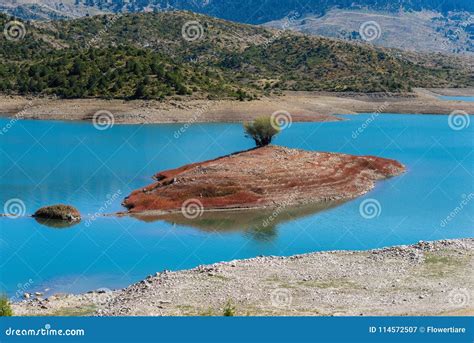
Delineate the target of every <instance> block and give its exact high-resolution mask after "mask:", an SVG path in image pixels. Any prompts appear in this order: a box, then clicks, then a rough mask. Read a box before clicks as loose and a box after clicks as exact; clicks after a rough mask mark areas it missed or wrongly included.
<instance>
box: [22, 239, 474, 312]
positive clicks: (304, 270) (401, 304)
mask: <svg viewBox="0 0 474 343" xmlns="http://www.w3.org/2000/svg"><path fill="white" fill-rule="evenodd" d="M473 252H474V239H462V240H446V241H438V242H420V243H418V244H415V245H411V246H399V247H392V248H386V249H379V250H369V251H333V252H322V253H312V254H306V255H297V256H292V257H257V258H253V259H249V260H240V261H231V262H225V263H216V264H213V265H207V266H199V267H197V268H194V269H192V270H186V271H179V272H167V271H165V272H162V273H157V274H156V275H154V276H150V277H148V278H147V279H146V280H143V281H141V282H138V283H136V284H134V285H132V286H130V287H128V288H126V289H123V290H119V291H113V292H112V291H111V292H91V293H88V294H82V295H55V296H52V297H50V298H48V299H40V300H38V299H34V300H28V301H22V302H20V303H16V304H14V306H13V310H14V313H15V315H101V316H191V315H217V316H220V315H223V314H224V311H226V312H227V313H231V314H234V315H240V316H247V315H252V316H253V315H256V316H260V315H271V316H273V315H277V316H281V315H287V316H302V315H309V316H334V315H348V316H353V315H354V316H359V315H364V316H368V315H370V316H375V315H382V316H385V315H396V316H398V315H401V316H404V315H473V314H474V303H473V301H472V299H473V298H472V296H473V294H472V286H473V274H472V270H473V262H474V259H473V257H474V254H473Z"/></svg>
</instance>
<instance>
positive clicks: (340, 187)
mask: <svg viewBox="0 0 474 343" xmlns="http://www.w3.org/2000/svg"><path fill="white" fill-rule="evenodd" d="M404 171H405V167H404V166H403V165H402V164H401V163H399V162H397V161H394V160H390V159H385V158H380V157H375V156H352V155H346V154H338V153H325V152H316V151H304V150H296V149H289V148H284V147H279V146H266V147H263V148H257V149H251V150H247V151H243V152H239V153H235V154H231V155H228V156H224V157H220V158H217V159H214V160H210V161H205V162H199V163H194V164H189V165H185V166H183V167H180V168H177V169H173V170H168V171H163V172H161V173H159V174H157V175H156V176H155V179H156V180H157V182H156V183H154V184H152V185H150V186H147V187H145V188H142V189H139V190H136V191H134V192H133V193H132V194H131V195H130V196H128V197H127V198H126V199H125V200H124V202H123V205H124V206H125V207H127V208H128V210H129V212H130V213H143V214H146V213H147V212H148V213H150V214H151V213H152V212H155V213H156V212H159V213H160V212H164V213H167V212H174V211H180V210H182V209H183V207H185V210H190V211H193V214H194V212H195V211H198V212H201V213H202V211H203V210H215V209H250V208H277V207H280V206H284V207H287V206H299V205H303V204H310V203H327V202H331V201H344V200H349V199H353V198H355V197H357V196H361V195H363V194H365V193H367V192H368V191H370V190H371V189H372V188H374V186H375V182H376V181H377V180H382V179H386V178H389V177H392V176H396V175H399V174H401V173H403V172H404ZM188 204H190V205H189V206H188ZM187 207H189V208H187Z"/></svg>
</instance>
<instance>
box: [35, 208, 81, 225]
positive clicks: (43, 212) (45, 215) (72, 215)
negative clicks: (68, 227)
mask: <svg viewBox="0 0 474 343" xmlns="http://www.w3.org/2000/svg"><path fill="white" fill-rule="evenodd" d="M33 217H34V218H41V219H52V220H61V221H65V222H69V223H73V222H79V221H81V214H80V213H79V211H78V210H77V209H75V208H74V207H72V206H70V205H62V204H59V205H52V206H46V207H42V208H40V209H39V210H37V211H36V212H35V213H34V214H33Z"/></svg>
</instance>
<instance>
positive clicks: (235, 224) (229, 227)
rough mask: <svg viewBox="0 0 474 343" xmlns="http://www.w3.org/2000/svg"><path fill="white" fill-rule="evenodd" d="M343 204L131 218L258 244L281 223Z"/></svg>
mask: <svg viewBox="0 0 474 343" xmlns="http://www.w3.org/2000/svg"><path fill="white" fill-rule="evenodd" d="M341 203H342V202H324V203H320V204H310V205H303V206H297V207H294V206H293V207H284V206H280V207H276V208H273V209H249V210H236V211H235V210H234V211H231V210H214V211H204V212H203V213H202V214H201V215H200V216H198V217H197V218H194V219H191V218H187V217H185V216H184V215H183V214H182V213H181V212H176V213H172V214H164V215H159V216H153V215H133V217H134V218H137V219H139V220H142V221H145V222H154V221H160V220H164V221H166V222H169V223H171V224H174V225H182V226H190V227H194V228H197V229H199V230H202V231H206V232H233V231H244V232H246V233H248V234H249V235H250V236H251V237H252V238H254V239H255V240H258V241H270V240H272V239H274V238H275V237H276V235H277V230H276V229H277V226H278V224H280V223H285V222H289V221H293V220H295V219H298V218H301V217H307V216H310V215H313V214H316V213H318V212H321V211H325V210H328V209H330V208H333V207H336V206H338V205H340V204H341Z"/></svg>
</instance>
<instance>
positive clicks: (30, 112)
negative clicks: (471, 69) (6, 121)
mask: <svg viewBox="0 0 474 343" xmlns="http://www.w3.org/2000/svg"><path fill="white" fill-rule="evenodd" d="M472 91H473V90H472V89H467V90H462V89H454V90H425V89H415V90H414V92H413V93H408V94H386V93H381V94H364V93H342V92H341V93H330V92H285V93H284V94H283V95H282V96H267V97H262V98H260V99H259V100H253V101H236V100H202V99H191V98H186V97H184V98H177V99H175V100H166V101H163V102H159V101H143V100H134V101H124V100H103V99H49V98H37V97H22V96H5V95H2V96H0V115H3V116H10V117H12V116H16V117H17V118H21V119H38V120H83V121H91V120H92V118H93V116H94V114H95V113H96V112H98V111H108V112H110V113H112V115H113V117H114V122H115V123H116V124H127V123H129V124H149V123H189V122H191V123H194V122H242V121H246V120H252V119H254V118H256V117H258V116H262V115H271V114H272V113H273V112H275V111H287V112H289V113H290V114H291V115H292V120H293V121H295V122H322V121H336V120H340V119H339V118H337V117H335V116H334V114H355V113H373V112H377V113H412V114H449V113H451V112H453V111H455V110H458V111H465V112H467V113H469V114H474V103H472V102H471V103H469V102H460V101H445V100H441V99H439V98H438V97H437V94H444V93H446V92H448V93H449V92H451V93H450V94H461V93H460V92H462V95H466V94H472ZM435 92H436V93H435ZM443 92H444V93H443ZM456 92H457V93H456Z"/></svg>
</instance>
